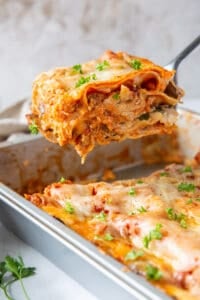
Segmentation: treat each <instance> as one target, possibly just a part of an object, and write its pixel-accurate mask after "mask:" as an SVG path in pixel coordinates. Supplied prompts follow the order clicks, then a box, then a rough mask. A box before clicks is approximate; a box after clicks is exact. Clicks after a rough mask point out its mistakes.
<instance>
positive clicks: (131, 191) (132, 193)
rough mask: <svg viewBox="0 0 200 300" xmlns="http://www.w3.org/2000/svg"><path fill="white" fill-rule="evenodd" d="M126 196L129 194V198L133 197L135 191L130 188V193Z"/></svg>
mask: <svg viewBox="0 0 200 300" xmlns="http://www.w3.org/2000/svg"><path fill="white" fill-rule="evenodd" d="M128 194H129V195H130V196H135V194H136V191H135V189H134V188H133V187H132V188H130V191H129V192H128Z"/></svg>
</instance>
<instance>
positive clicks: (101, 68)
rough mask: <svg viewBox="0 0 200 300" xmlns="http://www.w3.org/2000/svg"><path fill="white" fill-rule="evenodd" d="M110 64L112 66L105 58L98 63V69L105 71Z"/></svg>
mask: <svg viewBox="0 0 200 300" xmlns="http://www.w3.org/2000/svg"><path fill="white" fill-rule="evenodd" d="M109 66H110V64H109V62H108V61H107V60H104V61H103V62H101V63H99V64H97V65H96V69H97V70H98V71H103V70H105V69H106V68H107V67H109Z"/></svg>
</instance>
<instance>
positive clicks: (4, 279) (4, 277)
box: [0, 256, 35, 300]
mask: <svg viewBox="0 0 200 300" xmlns="http://www.w3.org/2000/svg"><path fill="white" fill-rule="evenodd" d="M34 274H35V268H33V267H25V265H24V262H23V259H22V257H21V256H19V257H18V258H17V259H15V258H13V257H11V256H6V257H5V259H4V261H2V262H0V288H1V289H2V290H3V292H4V295H5V297H6V299H8V300H13V298H11V296H10V295H9V291H8V290H9V287H10V286H11V284H12V283H14V282H15V281H18V280H19V282H20V285H21V288H22V291H23V293H24V296H25V298H26V299H27V300H29V297H28V294H27V292H26V289H25V287H24V283H23V280H22V279H23V278H25V277H29V276H32V275H34Z"/></svg>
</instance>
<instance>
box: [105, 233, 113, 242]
mask: <svg viewBox="0 0 200 300" xmlns="http://www.w3.org/2000/svg"><path fill="white" fill-rule="evenodd" d="M104 240H105V241H112V240H114V237H113V236H112V235H111V234H110V233H108V232H107V233H106V234H105V235H104Z"/></svg>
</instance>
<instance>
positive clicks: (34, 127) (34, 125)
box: [28, 121, 39, 134]
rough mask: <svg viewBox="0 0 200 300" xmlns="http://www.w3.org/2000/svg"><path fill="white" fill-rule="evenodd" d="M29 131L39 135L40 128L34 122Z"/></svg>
mask: <svg viewBox="0 0 200 300" xmlns="http://www.w3.org/2000/svg"><path fill="white" fill-rule="evenodd" d="M28 129H29V131H30V133H31V134H38V133H39V129H38V126H37V125H36V124H35V122H34V121H33V122H32V123H31V124H30V125H29V126H28Z"/></svg>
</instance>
